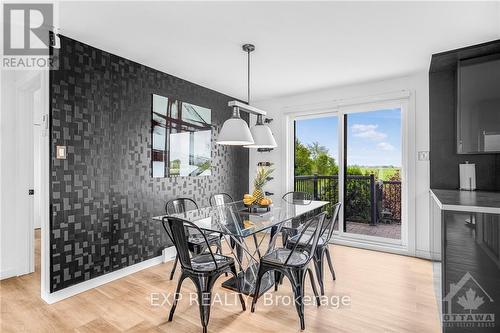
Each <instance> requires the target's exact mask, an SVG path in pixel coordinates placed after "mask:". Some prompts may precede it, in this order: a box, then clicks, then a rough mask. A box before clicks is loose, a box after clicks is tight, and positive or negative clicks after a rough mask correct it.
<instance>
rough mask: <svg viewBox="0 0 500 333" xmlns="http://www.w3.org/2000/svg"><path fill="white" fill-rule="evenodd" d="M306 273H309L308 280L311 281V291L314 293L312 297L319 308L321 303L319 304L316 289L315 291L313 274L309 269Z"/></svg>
mask: <svg viewBox="0 0 500 333" xmlns="http://www.w3.org/2000/svg"><path fill="white" fill-rule="evenodd" d="M307 272H308V273H309V279H310V280H311V286H312V289H313V292H314V296H315V297H316V305H317V306H320V305H321V302H320V299H319V295H318V289H316V283H314V277H313V272H312V270H311V269H310V268H308V269H307Z"/></svg>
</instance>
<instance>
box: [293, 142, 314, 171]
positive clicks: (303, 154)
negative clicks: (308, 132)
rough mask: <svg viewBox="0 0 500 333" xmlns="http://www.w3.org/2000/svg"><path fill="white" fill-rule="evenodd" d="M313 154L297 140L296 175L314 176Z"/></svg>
mask: <svg viewBox="0 0 500 333" xmlns="http://www.w3.org/2000/svg"><path fill="white" fill-rule="evenodd" d="M312 174H313V171H312V159H311V152H310V151H309V149H307V147H306V146H305V145H303V144H302V143H301V142H300V141H299V140H298V139H295V175H296V176H307V175H312Z"/></svg>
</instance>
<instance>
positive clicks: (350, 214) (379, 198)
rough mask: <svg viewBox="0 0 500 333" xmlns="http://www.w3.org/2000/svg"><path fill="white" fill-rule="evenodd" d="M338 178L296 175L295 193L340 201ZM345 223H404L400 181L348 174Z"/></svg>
mask: <svg viewBox="0 0 500 333" xmlns="http://www.w3.org/2000/svg"><path fill="white" fill-rule="evenodd" d="M338 186H339V182H338V175H333V176H320V175H318V176H316V175H315V176H295V191H301V192H308V193H311V194H312V195H313V197H314V199H316V200H323V201H330V202H331V203H336V202H338V201H339V200H338V197H339V191H338ZM344 216H345V219H346V221H352V222H363V223H370V224H372V225H375V224H377V223H401V181H393V180H391V181H382V180H377V179H376V178H375V176H374V175H369V176H359V175H348V176H347V178H346V182H345V199H344Z"/></svg>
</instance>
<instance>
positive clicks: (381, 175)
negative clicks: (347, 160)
mask: <svg viewBox="0 0 500 333" xmlns="http://www.w3.org/2000/svg"><path fill="white" fill-rule="evenodd" d="M360 169H361V170H362V172H363V174H364V175H370V174H372V173H373V174H374V175H375V177H377V179H381V180H390V179H391V177H394V176H396V175H397V174H398V173H399V172H400V170H401V168H397V167H392V166H389V167H385V166H383V167H364V166H362V167H360Z"/></svg>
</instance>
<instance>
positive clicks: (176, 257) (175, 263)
mask: <svg viewBox="0 0 500 333" xmlns="http://www.w3.org/2000/svg"><path fill="white" fill-rule="evenodd" d="M178 261H179V255H178V254H176V255H175V261H174V267H172V271H171V272H170V280H172V279H173V278H174V273H175V269H176V268H177V262H178Z"/></svg>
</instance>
